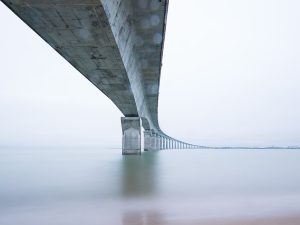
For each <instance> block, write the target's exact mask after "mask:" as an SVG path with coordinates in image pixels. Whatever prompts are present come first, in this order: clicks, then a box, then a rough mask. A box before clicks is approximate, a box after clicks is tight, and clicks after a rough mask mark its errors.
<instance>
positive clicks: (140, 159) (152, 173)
mask: <svg viewBox="0 0 300 225" xmlns="http://www.w3.org/2000/svg"><path fill="white" fill-rule="evenodd" d="M157 155H158V154H157V153H156V152H151V153H146V152H145V153H143V154H142V155H141V156H134V155H129V156H124V157H123V158H122V159H121V177H120V179H121V188H122V190H121V193H122V196H123V197H125V198H140V197H151V196H154V195H155V194H157V180H156V179H157V166H158V165H157Z"/></svg>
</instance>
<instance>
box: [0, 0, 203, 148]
mask: <svg viewBox="0 0 300 225" xmlns="http://www.w3.org/2000/svg"><path fill="white" fill-rule="evenodd" d="M2 2H3V3H4V4H5V5H6V6H7V7H8V8H10V9H11V10H12V11H13V12H14V13H15V14H16V15H17V16H18V17H19V18H21V19H22V20H23V21H24V22H25V23H26V24H27V25H28V26H29V27H30V28H32V29H33V30H34V31H35V32H36V33H37V34H38V35H39V36H40V37H41V38H42V39H44V40H45V41H46V42H47V43H48V44H49V45H50V46H51V47H52V48H54V49H55V50H56V51H57V52H58V53H59V54H60V55H61V56H62V57H64V58H65V59H66V60H67V61H68V62H70V63H71V64H72V65H73V66H74V67H75V68H76V69H77V70H78V71H79V72H80V73H82V75H84V76H85V77H86V78H87V79H88V80H89V81H90V82H92V83H93V84H94V85H95V86H96V87H97V88H98V89H99V90H101V91H102V92H103V93H104V94H105V95H106V96H107V97H108V98H110V99H111V101H113V103H114V104H115V105H116V106H117V107H118V108H119V110H120V111H121V112H122V113H123V114H124V117H122V118H121V124H122V132H123V144H122V149H123V150H122V153H123V154H140V152H141V149H142V147H143V144H142V140H144V149H145V150H159V149H176V148H180V149H185V148H198V147H199V146H196V145H191V144H188V143H184V142H182V141H179V140H176V139H174V138H171V137H170V136H168V135H166V134H165V133H164V132H163V131H162V130H161V129H160V127H159V123H158V95H159V82H160V72H161V65H162V64H161V62H162V53H163V44H164V36H165V28H166V18H167V10H168V0H2ZM142 127H143V128H144V130H145V131H144V138H143V137H142V136H143V135H142Z"/></svg>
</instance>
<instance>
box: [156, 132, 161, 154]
mask: <svg viewBox="0 0 300 225" xmlns="http://www.w3.org/2000/svg"><path fill="white" fill-rule="evenodd" d="M159 147H160V140H159V135H158V134H155V150H159Z"/></svg>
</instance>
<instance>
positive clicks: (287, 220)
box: [151, 216, 300, 225]
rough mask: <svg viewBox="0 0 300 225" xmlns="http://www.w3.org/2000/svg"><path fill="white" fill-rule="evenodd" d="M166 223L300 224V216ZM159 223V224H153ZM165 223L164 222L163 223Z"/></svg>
mask: <svg viewBox="0 0 300 225" xmlns="http://www.w3.org/2000/svg"><path fill="white" fill-rule="evenodd" d="M165 224H166V225H182V224H184V225H200V224H201V225H300V216H291V217H276V218H259V219H258V218H256V219H239V220H233V219H231V220H226V219H224V220H222V221H221V220H219V221H201V220H199V221H176V222H171V223H165ZM151 225H159V224H155V223H153V224H151ZM161 225H164V224H161Z"/></svg>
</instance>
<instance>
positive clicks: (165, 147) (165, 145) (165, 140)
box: [163, 137, 167, 149]
mask: <svg viewBox="0 0 300 225" xmlns="http://www.w3.org/2000/svg"><path fill="white" fill-rule="evenodd" d="M163 140H164V148H163V149H167V138H165V137H163Z"/></svg>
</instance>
